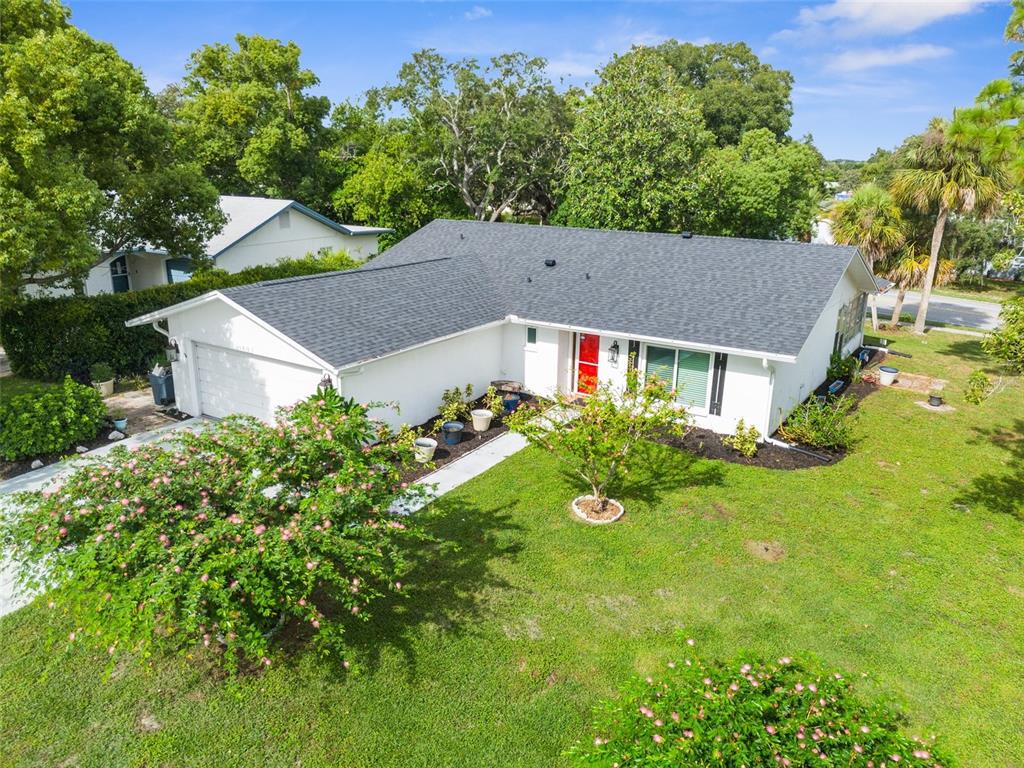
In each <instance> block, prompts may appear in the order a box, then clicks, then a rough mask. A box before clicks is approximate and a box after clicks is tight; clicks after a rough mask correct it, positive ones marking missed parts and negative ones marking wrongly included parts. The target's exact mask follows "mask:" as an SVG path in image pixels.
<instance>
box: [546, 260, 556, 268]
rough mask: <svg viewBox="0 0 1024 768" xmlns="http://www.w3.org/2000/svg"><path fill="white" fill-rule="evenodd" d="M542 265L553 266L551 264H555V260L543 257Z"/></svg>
mask: <svg viewBox="0 0 1024 768" xmlns="http://www.w3.org/2000/svg"><path fill="white" fill-rule="evenodd" d="M544 266H545V267H553V266H555V260H554V259H544Z"/></svg>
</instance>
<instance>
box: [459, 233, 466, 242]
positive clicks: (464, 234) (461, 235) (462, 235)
mask: <svg viewBox="0 0 1024 768" xmlns="http://www.w3.org/2000/svg"><path fill="white" fill-rule="evenodd" d="M465 239H466V233H465V232H459V240H465Z"/></svg>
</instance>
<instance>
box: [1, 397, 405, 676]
mask: <svg viewBox="0 0 1024 768" xmlns="http://www.w3.org/2000/svg"><path fill="white" fill-rule="evenodd" d="M377 426H378V425H376V424H375V423H373V422H372V421H371V420H370V419H369V418H368V416H367V406H363V405H359V404H356V403H354V402H351V401H348V400H344V399H343V398H341V397H340V396H339V395H338V394H337V393H336V392H335V391H334V390H333V389H327V390H320V391H319V392H317V394H316V395H314V396H313V397H311V398H310V399H308V400H306V401H303V402H301V403H299V404H298V405H297V406H295V407H294V408H292V409H284V410H282V411H281V412H280V413H279V415H278V422H277V424H276V426H273V427H272V426H268V425H266V424H263V423H262V422H259V421H256V420H254V419H251V418H248V417H231V418H229V419H225V420H223V421H221V422H218V423H217V424H215V425H211V426H210V427H209V428H208V429H204V430H201V431H199V432H197V433H188V432H185V433H182V434H181V436H180V437H179V438H177V440H176V441H175V442H173V443H171V444H169V445H166V444H165V445H164V446H155V445H150V446H144V447H141V448H138V449H136V450H128V449H125V448H118V449H116V450H114V451H113V452H112V453H110V454H109V455H108V456H107V457H104V458H103V459H99V460H92V461H90V462H88V463H86V464H84V466H82V467H81V468H80V469H78V470H77V471H76V472H75V473H74V474H73V475H72V476H71V477H70V478H68V479H67V480H66V481H65V482H64V484H63V485H62V486H61V487H60V488H59V489H58V490H56V491H53V492H50V491H44V492H34V493H26V494H21V495H20V496H19V497H17V498H16V499H15V504H16V506H14V507H12V512H11V513H10V514H9V515H8V520H7V522H6V523H4V524H3V527H2V529H0V533H2V534H3V541H4V543H5V544H7V545H8V546H10V547H11V548H12V550H13V554H14V559H15V561H16V562H17V563H18V564H19V567H20V578H21V582H22V584H23V585H24V586H25V587H26V588H29V589H32V588H38V587H40V586H49V587H51V591H50V594H49V595H48V596H47V599H48V600H50V601H51V605H53V606H54V607H55V608H56V609H58V610H60V611H62V612H64V613H66V614H67V615H68V617H69V618H70V621H71V622H72V625H73V626H74V631H73V632H72V633H71V635H70V637H69V638H68V639H70V640H71V641H74V642H85V643H88V644H90V645H93V646H97V647H99V648H102V649H104V650H105V651H108V652H109V653H110V655H111V656H112V657H113V656H116V655H117V654H118V653H121V652H132V653H140V652H142V653H147V652H150V651H152V650H155V649H189V648H194V647H195V646H196V645H197V644H201V645H205V646H211V647H213V648H214V649H218V648H219V649H222V650H223V654H222V655H221V658H222V659H223V661H224V663H225V664H226V666H227V667H228V668H229V669H236V668H237V666H238V664H239V663H240V662H242V661H243V660H244V661H248V662H255V663H263V664H269V663H270V657H271V655H272V653H271V644H272V639H273V634H274V631H275V630H276V629H278V628H280V627H281V626H283V625H284V624H285V623H287V622H293V623H300V624H301V625H304V626H305V627H306V628H307V630H308V635H309V637H311V638H312V643H313V644H314V646H315V647H316V648H317V649H318V650H320V651H322V652H325V653H335V654H340V653H342V652H343V650H344V630H345V626H346V624H347V623H348V622H351V621H357V620H362V619H365V618H366V617H367V615H368V610H367V609H368V608H369V606H370V605H371V604H372V603H373V601H374V600H375V599H377V598H379V597H381V596H382V595H383V594H385V593H387V592H390V591H393V590H400V589H401V588H402V585H401V577H402V575H403V573H404V572H405V569H406V563H405V561H404V560H403V557H402V549H401V547H400V546H399V545H400V543H401V540H402V539H404V538H408V537H417V536H420V534H419V533H418V532H417V530H416V529H415V528H414V527H413V526H412V525H411V522H410V520H409V519H408V518H406V517H401V516H398V515H396V514H394V513H392V512H391V511H389V508H390V506H391V504H392V502H393V501H394V500H395V499H396V498H397V497H398V496H400V495H402V494H413V495H415V494H416V493H418V492H419V491H418V489H407V488H406V487H405V484H404V483H402V481H401V473H402V469H403V467H405V466H407V465H408V464H409V462H410V461H411V459H412V456H411V450H410V448H409V446H408V445H407V444H406V443H405V442H399V441H396V442H382V443H378V444H376V445H370V442H371V440H373V439H374V437H375V433H376V430H377ZM44 569H45V579H40V577H39V574H40V573H41V572H42V571H43V570H44ZM40 582H42V583H40ZM300 634H301V633H300ZM346 666H347V663H346Z"/></svg>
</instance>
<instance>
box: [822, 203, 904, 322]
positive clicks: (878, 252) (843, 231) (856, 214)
mask: <svg viewBox="0 0 1024 768" xmlns="http://www.w3.org/2000/svg"><path fill="white" fill-rule="evenodd" d="M832 237H833V238H834V239H835V241H836V242H837V243H843V244H844V245H857V246H860V252H861V253H862V254H863V255H864V258H865V259H866V260H867V262H868V266H869V267H871V271H872V273H874V272H875V269H876V266H877V265H880V264H881V263H882V262H883V261H884V260H885V259H886V257H888V256H889V254H891V253H892V252H894V251H895V250H896V249H897V248H899V247H900V246H901V245H903V242H904V240H905V239H906V231H905V228H904V226H903V211H902V210H901V209H900V207H899V205H897V203H896V201H895V200H894V199H893V197H892V195H891V194H890V193H889V192H888V191H887V190H885V189H882V188H881V187H879V186H878V185H876V184H863V185H861V186H859V187H857V189H856V190H854V193H853V195H851V196H850V198H849V199H848V200H843V201H842V202H839V203H836V204H835V206H834V207H833V208H832ZM874 299H875V297H874V295H873V294H872V296H871V302H872V303H871V326H872V328H873V329H874V330H876V331H877V330H878V312H877V310H876V309H875V304H874ZM897 317H899V316H898V315H897Z"/></svg>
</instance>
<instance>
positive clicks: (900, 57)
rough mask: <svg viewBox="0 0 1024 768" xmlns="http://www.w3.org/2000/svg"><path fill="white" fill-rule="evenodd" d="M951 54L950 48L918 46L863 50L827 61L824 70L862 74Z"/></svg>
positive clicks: (846, 53) (840, 55)
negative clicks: (869, 70)
mask: <svg viewBox="0 0 1024 768" xmlns="http://www.w3.org/2000/svg"><path fill="white" fill-rule="evenodd" d="M951 53H953V49H952V48H945V47H943V46H941V45H930V44H919V45H898V46H895V47H892V48H864V49H861V50H853V51H844V52H843V53H840V54H839V55H838V56H834V57H832V58H831V59H829V61H828V63H827V64H826V69H828V70H829V71H830V72H841V73H850V72H863V71H865V70H868V69H882V68H885V67H897V66H902V65H904V64H913V63H914V62H918V61H931V60H933V59H941V58H944V57H946V56H949V55H950V54H951Z"/></svg>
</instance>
